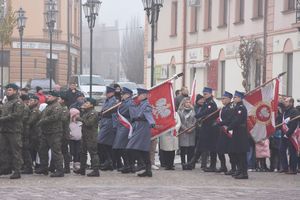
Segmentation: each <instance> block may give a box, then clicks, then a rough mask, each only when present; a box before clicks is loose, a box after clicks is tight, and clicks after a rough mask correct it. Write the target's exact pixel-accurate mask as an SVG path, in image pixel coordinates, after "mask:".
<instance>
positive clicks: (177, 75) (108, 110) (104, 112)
mask: <svg viewBox="0 0 300 200" xmlns="http://www.w3.org/2000/svg"><path fill="white" fill-rule="evenodd" d="M181 76H183V72H181V73H179V74H175V75H174V76H172V77H171V78H169V79H167V80H165V81H163V82H161V83H159V84H157V85H154V86H153V87H151V88H150V89H149V90H152V89H154V88H157V87H159V86H161V85H163V84H165V83H167V82H169V81H172V80H174V79H175V80H176V79H178V78H179V77H181ZM135 97H137V95H135V96H133V98H135ZM121 104H122V102H119V103H117V104H116V105H114V106H112V107H110V108H108V109H106V110H104V111H103V112H101V114H102V115H103V114H106V113H109V112H111V111H113V110H114V109H116V108H117V107H119V106H120V105H121Z"/></svg>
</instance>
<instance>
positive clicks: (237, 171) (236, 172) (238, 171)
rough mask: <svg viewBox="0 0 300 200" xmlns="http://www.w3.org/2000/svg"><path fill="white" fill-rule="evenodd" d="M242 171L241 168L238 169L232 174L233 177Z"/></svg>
mask: <svg viewBox="0 0 300 200" xmlns="http://www.w3.org/2000/svg"><path fill="white" fill-rule="evenodd" d="M241 173H242V172H241V171H240V170H236V171H235V173H234V174H232V177H233V178H235V177H236V176H239V175H240V174H241Z"/></svg>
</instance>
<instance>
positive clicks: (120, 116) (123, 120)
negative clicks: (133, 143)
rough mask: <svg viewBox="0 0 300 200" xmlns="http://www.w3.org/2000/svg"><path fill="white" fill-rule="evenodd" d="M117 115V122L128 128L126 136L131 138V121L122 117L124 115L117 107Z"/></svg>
mask: <svg viewBox="0 0 300 200" xmlns="http://www.w3.org/2000/svg"><path fill="white" fill-rule="evenodd" d="M117 116H118V120H119V122H120V123H121V124H122V125H123V126H124V127H126V128H127V129H129V134H128V138H131V136H132V132H133V128H132V125H131V123H130V122H129V121H128V120H127V119H126V117H124V116H123V115H122V114H121V113H120V112H119V109H118V112H117Z"/></svg>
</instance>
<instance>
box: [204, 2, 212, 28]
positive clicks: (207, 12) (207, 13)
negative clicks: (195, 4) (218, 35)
mask: <svg viewBox="0 0 300 200" xmlns="http://www.w3.org/2000/svg"><path fill="white" fill-rule="evenodd" d="M204 7H205V9H204V28H203V29H204V30H210V29H211V17H212V16H211V14H212V13H211V12H212V0H205V3H204Z"/></svg>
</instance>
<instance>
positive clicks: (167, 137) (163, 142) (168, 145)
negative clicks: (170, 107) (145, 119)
mask: <svg viewBox="0 0 300 200" xmlns="http://www.w3.org/2000/svg"><path fill="white" fill-rule="evenodd" d="M175 120H176V126H175V130H171V131H169V132H167V133H166V134H163V135H162V136H160V137H159V147H160V149H161V150H163V151H176V150H177V149H178V137H177V136H176V133H177V132H178V131H179V128H180V126H181V121H180V117H179V115H178V113H176V114H175Z"/></svg>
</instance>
